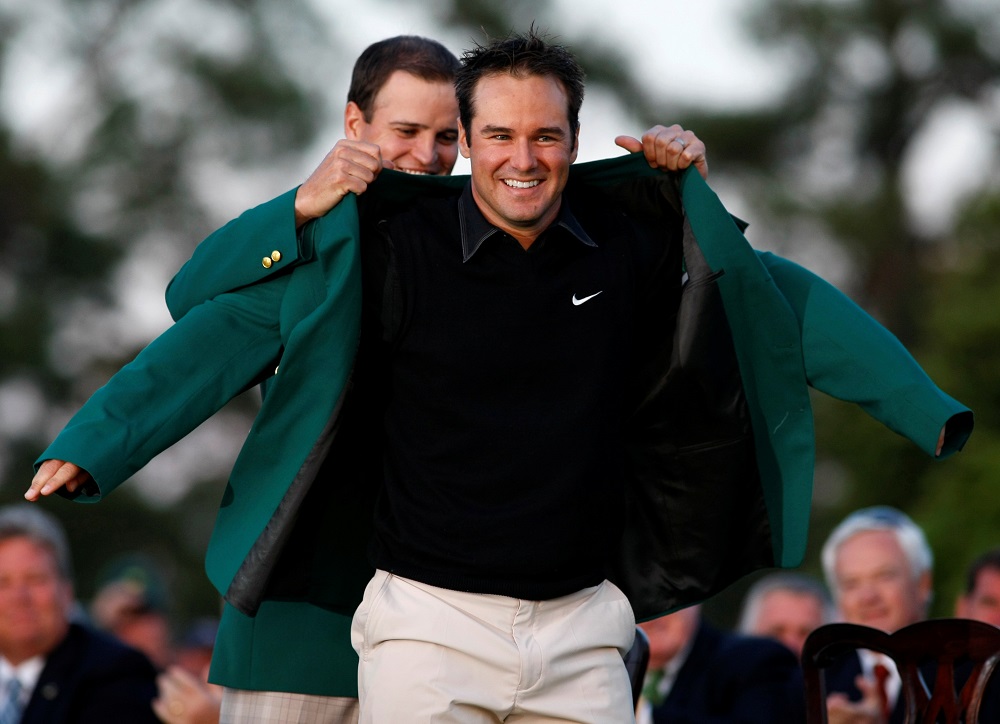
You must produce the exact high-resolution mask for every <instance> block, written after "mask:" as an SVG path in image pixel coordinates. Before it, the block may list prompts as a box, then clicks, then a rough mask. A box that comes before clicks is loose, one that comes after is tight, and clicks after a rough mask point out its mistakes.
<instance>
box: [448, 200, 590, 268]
mask: <svg viewBox="0 0 1000 724" xmlns="http://www.w3.org/2000/svg"><path fill="white" fill-rule="evenodd" d="M458 220H459V226H460V228H461V233H462V261H463V262H467V261H469V259H471V258H472V256H473V254H475V253H476V252H477V251H479V247H481V246H482V245H483V242H484V241H486V240H487V239H488V238H490V237H491V236H493V235H494V234H502V233H503V232H502V231H501V230H500V229H498V228H497V227H495V226H493V224H491V223H490V222H489V221H487V220H486V217H485V216H483V212H482V211H480V210H479V206H478V205H477V204H476V200H475V199H474V198H472V181H471V180H470V181H469V183H467V184H466V185H465V189H464V190H463V191H462V197H461V198H460V199H459V202H458ZM552 226H561V227H562V228H563V229H565V230H566V231H568V232H569V233H570V234H572V235H573V236H574V237H576V238H577V239H578V240H579V241H580V242H581V243H583V244H586V245H587V246H593V247H596V246H597V244H595V243H594V240H593V239H591V238H590V236H589V235H588V234H587V232H586V231H584V230H583V227H582V226H581V225H580V222H579V221H577V218H576V217H575V216H574V215H573V212H572V211H570V210H569V205H568V204H567V203H566V197H565V195H564V196H563V203H561V204H560V205H559V214H558V215H557V216H556V219H555V221H553V222H552V225H551V226H550V227H549V228H552Z"/></svg>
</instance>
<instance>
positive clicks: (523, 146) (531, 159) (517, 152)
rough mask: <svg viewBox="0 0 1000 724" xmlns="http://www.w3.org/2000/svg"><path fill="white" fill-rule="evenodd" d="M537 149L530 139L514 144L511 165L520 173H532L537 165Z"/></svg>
mask: <svg viewBox="0 0 1000 724" xmlns="http://www.w3.org/2000/svg"><path fill="white" fill-rule="evenodd" d="M536 163H537V161H536V158H535V149H534V148H533V147H532V145H531V141H529V140H528V139H521V140H519V141H517V142H516V143H515V144H514V152H513V154H511V159H510V165H511V166H513V167H514V168H516V169H518V170H519V171H530V170H531V169H533V168H534V167H535V165H536Z"/></svg>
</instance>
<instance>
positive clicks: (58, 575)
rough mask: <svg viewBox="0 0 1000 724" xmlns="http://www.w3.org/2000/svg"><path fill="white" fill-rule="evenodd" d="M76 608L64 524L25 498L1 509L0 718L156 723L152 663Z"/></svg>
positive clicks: (26, 723)
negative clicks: (79, 618)
mask: <svg viewBox="0 0 1000 724" xmlns="http://www.w3.org/2000/svg"><path fill="white" fill-rule="evenodd" d="M72 610H73V584H72V581H71V569H70V559H69V548H68V546H67V544H66V537H65V534H64V533H63V531H62V528H61V527H60V526H59V524H58V523H57V522H56V520H55V519H54V518H52V517H51V516H50V515H49V514H47V513H45V512H44V511H41V510H39V509H37V508H34V507H32V506H30V505H27V504H25V505H15V506H10V507H7V508H4V509H2V510H0V722H3V724H7V723H8V722H10V723H13V722H20V723H21V724H36V723H37V724H42V722H44V723H45V724H63V723H65V724H71V723H72V724H103V723H107V724H112V723H113V722H130V724H132V723H137V724H142V722H156V721H157V718H156V716H155V715H154V714H153V710H152V707H151V705H150V702H151V701H152V699H153V697H154V696H155V695H156V683H155V678H156V672H155V670H154V669H153V666H152V664H150V663H149V660H148V659H147V658H146V657H145V656H143V655H142V654H140V653H139V652H138V651H135V650H133V649H130V648H128V647H126V646H124V645H123V644H121V643H119V642H117V641H116V640H114V639H113V638H111V637H110V636H107V635H105V634H102V633H98V632H96V631H94V630H92V629H90V628H88V627H86V626H83V625H81V624H80V623H76V622H73V621H71V612H72Z"/></svg>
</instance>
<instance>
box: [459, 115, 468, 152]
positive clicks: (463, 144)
mask: <svg viewBox="0 0 1000 724" xmlns="http://www.w3.org/2000/svg"><path fill="white" fill-rule="evenodd" d="M458 150H459V151H461V152H462V157H463V158H469V136H468V134H467V133H466V132H465V126H463V125H462V119H461V118H459V119H458Z"/></svg>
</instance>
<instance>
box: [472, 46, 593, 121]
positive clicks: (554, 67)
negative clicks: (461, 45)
mask: <svg viewBox="0 0 1000 724" xmlns="http://www.w3.org/2000/svg"><path fill="white" fill-rule="evenodd" d="M502 73H508V74H510V75H512V76H515V77H523V76H530V75H539V76H552V77H553V78H555V79H556V80H558V81H559V82H560V83H561V84H562V87H563V88H564V89H565V91H566V96H567V103H566V105H567V108H566V117H567V118H568V119H569V130H570V135H571V136H576V131H577V129H578V128H579V127H580V106H581V105H583V81H584V78H585V77H586V74H585V73H584V72H583V68H582V67H581V66H580V64H579V63H578V62H577V60H576V57H574V55H573V54H572V53H571V52H570V51H569V50H567V49H566V48H565V47H564V46H562V45H556V44H554V43H551V42H549V41H548V40H546V39H545V38H544V37H543V36H541V35H540V34H539V33H538V32H536V31H535V29H534V28H532V29H531V30H529V31H528V32H527V33H523V34H511V35H508V36H507V37H506V38H503V39H500V40H494V41H493V42H491V43H489V44H488V45H479V44H477V45H476V46H475V47H474V48H472V49H471V50H467V51H465V53H464V54H463V55H462V67H461V68H460V69H459V71H458V73H457V74H456V75H455V95H456V96H457V97H458V117H459V119H461V121H462V126H463V127H464V128H465V131H466V133H467V134H468V133H471V130H472V128H471V126H472V115H473V109H472V96H473V93H474V92H475V90H476V84H477V83H478V82H479V80H480V78H482V77H483V76H486V75H498V74H502Z"/></svg>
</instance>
